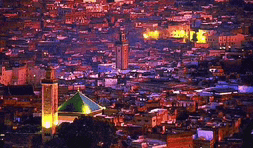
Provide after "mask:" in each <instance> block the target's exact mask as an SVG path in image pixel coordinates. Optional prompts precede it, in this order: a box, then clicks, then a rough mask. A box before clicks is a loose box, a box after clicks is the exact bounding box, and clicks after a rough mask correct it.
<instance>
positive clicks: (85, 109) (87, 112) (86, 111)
mask: <svg viewBox="0 0 253 148" xmlns="http://www.w3.org/2000/svg"><path fill="white" fill-rule="evenodd" d="M82 113H83V114H90V113H91V109H90V107H89V106H88V105H84V106H83V108H82Z"/></svg>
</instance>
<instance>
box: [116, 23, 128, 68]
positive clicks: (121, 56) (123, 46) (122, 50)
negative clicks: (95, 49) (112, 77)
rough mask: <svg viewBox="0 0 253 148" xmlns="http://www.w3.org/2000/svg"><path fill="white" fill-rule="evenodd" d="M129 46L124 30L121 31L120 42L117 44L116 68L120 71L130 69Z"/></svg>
mask: <svg viewBox="0 0 253 148" xmlns="http://www.w3.org/2000/svg"><path fill="white" fill-rule="evenodd" d="M128 50H129V44H128V41H127V39H126V33H125V30H124V29H123V28H121V29H120V37H119V41H117V42H116V68H117V69H120V70H126V69H128Z"/></svg>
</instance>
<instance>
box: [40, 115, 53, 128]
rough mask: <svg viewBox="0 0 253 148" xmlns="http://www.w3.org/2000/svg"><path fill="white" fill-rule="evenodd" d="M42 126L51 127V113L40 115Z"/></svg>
mask: <svg viewBox="0 0 253 148" xmlns="http://www.w3.org/2000/svg"><path fill="white" fill-rule="evenodd" d="M42 127H45V128H50V127H52V115H44V117H42Z"/></svg>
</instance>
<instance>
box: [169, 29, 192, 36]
mask: <svg viewBox="0 0 253 148" xmlns="http://www.w3.org/2000/svg"><path fill="white" fill-rule="evenodd" d="M171 35H172V37H174V38H188V34H187V32H186V31H184V30H175V31H173V32H172V33H171Z"/></svg>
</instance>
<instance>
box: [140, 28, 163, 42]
mask: <svg viewBox="0 0 253 148" xmlns="http://www.w3.org/2000/svg"><path fill="white" fill-rule="evenodd" d="M159 35H160V33H159V31H157V30H155V31H147V32H146V33H144V34H143V37H144V39H156V40H157V39H159Z"/></svg>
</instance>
